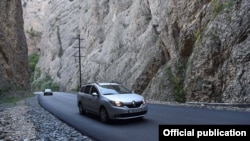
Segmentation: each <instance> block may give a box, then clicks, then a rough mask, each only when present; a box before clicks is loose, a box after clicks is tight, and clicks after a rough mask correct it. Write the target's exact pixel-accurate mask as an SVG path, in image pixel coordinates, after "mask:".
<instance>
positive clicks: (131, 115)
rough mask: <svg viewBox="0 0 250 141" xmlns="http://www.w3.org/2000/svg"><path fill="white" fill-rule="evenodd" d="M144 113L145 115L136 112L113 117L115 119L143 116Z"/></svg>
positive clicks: (144, 112)
mask: <svg viewBox="0 0 250 141" xmlns="http://www.w3.org/2000/svg"><path fill="white" fill-rule="evenodd" d="M146 113H147V111H142V112H138V113H126V114H119V115H115V117H134V116H141V115H145V114H146Z"/></svg>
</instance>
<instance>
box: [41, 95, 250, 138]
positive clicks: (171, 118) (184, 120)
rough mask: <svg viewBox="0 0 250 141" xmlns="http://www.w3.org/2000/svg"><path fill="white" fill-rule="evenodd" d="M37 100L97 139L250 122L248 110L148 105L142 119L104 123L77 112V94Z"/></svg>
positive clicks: (71, 124)
mask: <svg viewBox="0 0 250 141" xmlns="http://www.w3.org/2000/svg"><path fill="white" fill-rule="evenodd" d="M39 102H40V104H41V106H43V107H44V108H45V109H46V110H48V111H49V112H51V113H52V114H53V115H55V116H56V117H58V118H59V119H61V120H62V121H64V122H66V123H67V124H68V125H70V126H72V127H74V128H75V129H76V130H78V131H79V132H81V133H83V134H84V135H87V136H89V137H91V138H93V139H95V140H97V141H158V140H159V139H158V136H159V125H250V112H237V111H222V110H211V109H205V108H193V107H182V106H167V105H158V104H149V107H148V108H149V111H148V113H147V115H146V116H145V117H144V119H143V120H126V121H114V122H113V123H110V124H104V123H102V122H101V121H99V119H98V117H96V116H94V115H86V116H85V115H84V116H83V115H80V114H79V112H78V107H77V102H76V95H75V94H69V93H63V92H54V94H53V96H43V95H42V93H40V96H39Z"/></svg>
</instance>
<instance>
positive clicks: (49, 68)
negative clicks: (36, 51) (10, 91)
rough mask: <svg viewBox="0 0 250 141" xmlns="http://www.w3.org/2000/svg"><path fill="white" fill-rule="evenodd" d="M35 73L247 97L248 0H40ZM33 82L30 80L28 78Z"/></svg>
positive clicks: (145, 89)
mask: <svg viewBox="0 0 250 141" xmlns="http://www.w3.org/2000/svg"><path fill="white" fill-rule="evenodd" d="M45 9H46V12H45V17H46V18H45V19H44V22H45V23H44V26H43V35H42V40H41V44H40V48H41V57H40V61H39V64H38V66H37V73H36V78H37V81H39V80H41V79H43V78H45V77H47V76H49V77H51V79H53V81H55V82H56V83H59V84H60V88H61V90H72V89H77V87H78V84H79V71H78V70H79V69H78V67H79V66H78V58H77V57H74V56H77V55H78V50H77V48H74V47H77V46H78V45H79V43H78V40H77V39H76V38H77V37H78V35H80V37H81V39H83V40H81V41H80V45H81V47H82V48H81V56H82V57H81V62H82V64H81V65H82V68H81V69H82V72H81V73H82V76H83V77H82V81H83V83H86V82H93V81H118V82H122V83H123V84H125V85H127V86H128V87H130V88H131V89H133V90H135V91H136V92H138V93H141V94H143V95H144V96H146V97H147V99H152V100H165V101H180V102H184V101H204V102H232V103H249V102H250V98H249V97H250V65H249V63H250V62H249V61H250V37H249V31H250V18H249V17H250V2H249V1H248V0H183V1H176V0H122V1H121V0H120V1H118V0H92V1H89V0H48V5H47V7H46V8H45ZM34 83H36V82H34Z"/></svg>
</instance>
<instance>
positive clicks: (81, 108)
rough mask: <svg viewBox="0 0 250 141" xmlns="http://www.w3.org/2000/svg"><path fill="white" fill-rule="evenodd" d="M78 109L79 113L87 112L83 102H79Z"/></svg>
mask: <svg viewBox="0 0 250 141" xmlns="http://www.w3.org/2000/svg"><path fill="white" fill-rule="evenodd" d="M78 109H79V113H80V114H81V115H84V114H85V110H84V108H83V106H82V103H79V104H78Z"/></svg>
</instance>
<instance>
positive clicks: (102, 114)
mask: <svg viewBox="0 0 250 141" xmlns="http://www.w3.org/2000/svg"><path fill="white" fill-rule="evenodd" d="M100 119H101V121H102V122H104V123H107V122H108V121H109V117H108V112H107V110H106V109H105V108H104V107H102V108H101V109H100Z"/></svg>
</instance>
